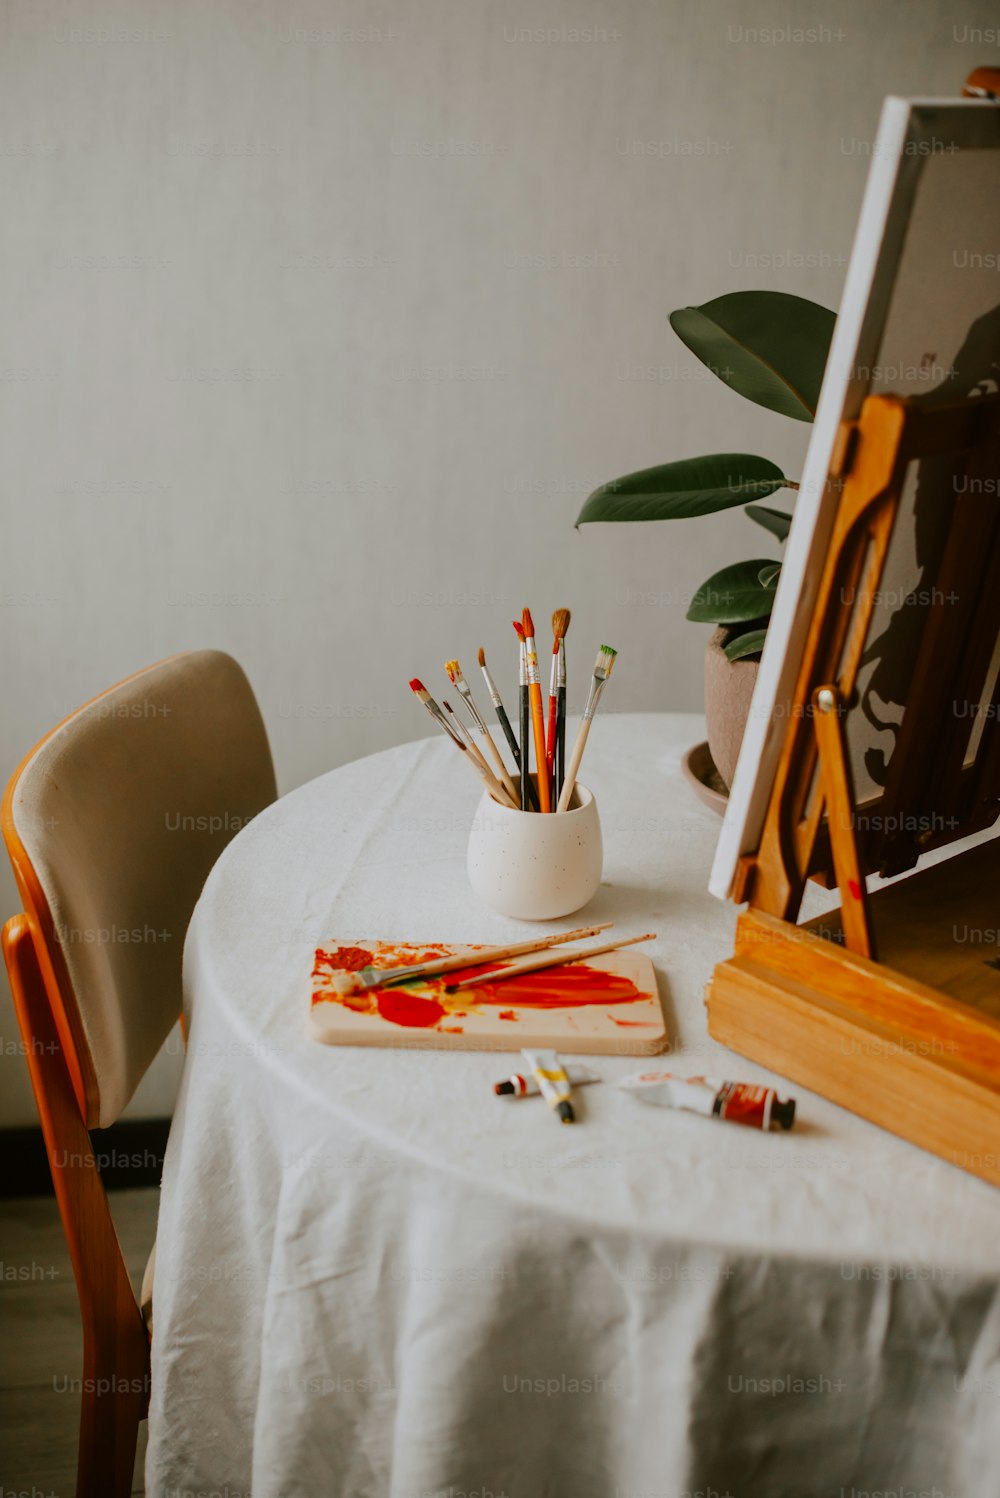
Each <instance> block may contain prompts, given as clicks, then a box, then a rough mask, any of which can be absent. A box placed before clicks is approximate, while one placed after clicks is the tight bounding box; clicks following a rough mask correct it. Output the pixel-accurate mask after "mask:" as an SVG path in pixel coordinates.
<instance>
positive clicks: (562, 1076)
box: [521, 1051, 576, 1123]
mask: <svg viewBox="0 0 1000 1498" xmlns="http://www.w3.org/2000/svg"><path fill="white" fill-rule="evenodd" d="M521 1055H522V1056H523V1057H524V1059H525V1061H527V1063H528V1069H529V1070H530V1072H531V1075H532V1077H533V1079H534V1080H535V1081H536V1082H537V1083H538V1090H539V1092H540V1093H541V1094H542V1097H543V1098H544V1099H545V1101H546V1102H547V1103H548V1105H549V1107H550V1108H551V1109H552V1111H553V1113H554V1114H555V1115H556V1117H557V1118H558V1119H559V1121H560V1123H573V1122H574V1121H575V1119H576V1114H575V1113H574V1112H573V1104H572V1103H571V1102H570V1082H569V1077H567V1075H566V1068H565V1067H564V1066H563V1064H562V1062H561V1061H560V1060H559V1057H558V1056H557V1055H556V1053H555V1051H522V1052H521Z"/></svg>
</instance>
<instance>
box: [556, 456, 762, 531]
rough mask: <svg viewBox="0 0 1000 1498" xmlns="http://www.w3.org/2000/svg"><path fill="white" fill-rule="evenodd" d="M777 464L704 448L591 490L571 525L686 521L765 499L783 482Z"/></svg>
mask: <svg viewBox="0 0 1000 1498" xmlns="http://www.w3.org/2000/svg"><path fill="white" fill-rule="evenodd" d="M785 482H786V480H785V475H784V474H783V473H782V471H781V469H780V468H778V467H777V466H776V465H775V464H774V463H771V462H769V461H768V459H767V458H755V457H754V456H753V455H752V454H751V453H710V454H708V455H707V456H706V457H703V458H682V459H680V461H679V462H677V463H662V464H661V465H660V466H659V467H658V468H643V469H641V470H640V471H639V472H638V473H627V474H626V475H625V477H624V478H621V479H613V480H612V481H611V483H609V484H602V485H601V487H600V488H599V489H595V490H594V492H593V494H592V495H591V496H590V498H589V499H588V500H587V502H586V504H585V505H584V507H583V509H582V510H581V511H580V514H579V515H578V517H577V522H576V523H577V525H588V524H590V523H591V522H592V521H595V520H688V519H690V518H691V517H692V516H696V515H711V514H712V513H713V511H715V510H728V509H731V508H732V507H733V506H734V505H745V504H746V503H747V501H748V500H751V499H765V498H766V497H767V496H768V495H769V494H773V493H774V492H775V490H776V489H780V488H782V486H783V485H784V484H785Z"/></svg>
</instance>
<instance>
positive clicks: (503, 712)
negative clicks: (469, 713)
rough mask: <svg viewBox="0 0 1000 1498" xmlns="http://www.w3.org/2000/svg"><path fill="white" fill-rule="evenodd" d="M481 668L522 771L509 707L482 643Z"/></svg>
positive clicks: (496, 711) (494, 708) (509, 743)
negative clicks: (494, 677)
mask: <svg viewBox="0 0 1000 1498" xmlns="http://www.w3.org/2000/svg"><path fill="white" fill-rule="evenodd" d="M479 669H480V670H481V671H482V673H483V680H484V681H485V683H486V690H487V691H488V692H489V694H490V701H491V702H492V704H493V711H494V712H495V713H496V715H497V722H498V723H499V724H500V727H501V728H502V729H503V732H504V738H505V739H506V740H507V745H508V748H509V749H510V752H511V754H512V755H513V756H514V763H515V765H516V766H517V768H518V770H519V771H520V769H521V751H520V749H519V748H518V743H517V739H516V738H515V737H514V730H513V728H511V726H510V719H509V718H508V716H507V709H506V708H505V707H504V705H503V698H502V697H501V696H500V688H499V687H498V686H497V684H496V682H495V681H494V680H493V674H492V672H491V671H490V668H489V666H487V664H486V651H485V650H484V649H483V647H482V646H481V645H480V647H479Z"/></svg>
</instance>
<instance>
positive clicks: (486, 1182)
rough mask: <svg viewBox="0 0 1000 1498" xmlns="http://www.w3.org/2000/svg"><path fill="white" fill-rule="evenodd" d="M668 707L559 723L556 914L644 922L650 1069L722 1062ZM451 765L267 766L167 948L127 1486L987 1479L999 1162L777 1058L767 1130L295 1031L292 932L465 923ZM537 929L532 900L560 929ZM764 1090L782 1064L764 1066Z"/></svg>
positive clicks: (962, 1492)
mask: <svg viewBox="0 0 1000 1498" xmlns="http://www.w3.org/2000/svg"><path fill="white" fill-rule="evenodd" d="M701 728H702V725H701V722H700V720H699V719H698V718H696V717H693V716H688V715H683V716H682V715H648V716H635V717H627V716H618V717H616V716H614V715H613V714H610V713H609V714H608V715H607V716H605V717H602V718H601V719H600V720H599V721H598V722H597V724H596V726H595V729H594V731H593V733H592V734H591V740H590V744H589V746H588V751H587V763H586V774H585V777H584V778H585V779H586V781H587V783H588V784H589V785H590V786H591V788H592V789H593V790H594V791H595V794H596V796H597V799H598V804H599V806H600V810H601V817H602V822H603V827H604V834H605V843H606V860H605V882H604V884H603V886H602V888H601V890H600V893H599V894H598V896H597V898H596V899H595V900H594V902H593V903H592V905H591V906H589V907H588V910H587V915H588V917H590V916H592V917H593V918H594V919H602V918H603V919H609V920H614V921H615V923H616V927H617V929H618V930H619V931H620V932H621V933H622V934H624V935H629V934H638V933H639V932H641V931H644V930H650V929H658V930H659V932H660V938H659V941H658V943H657V944H655V947H654V948H653V949H652V950H653V955H654V958H655V961H656V966H657V972H658V974H659V978H660V986H661V993H662V996H663V1002H664V1006H665V1011H666V1014H667V1017H668V1022H669V1026H670V1030H671V1033H672V1035H673V1037H674V1047H673V1051H674V1053H673V1055H672V1057H671V1058H670V1064H672V1066H673V1068H674V1069H675V1070H677V1071H679V1072H683V1073H695V1072H700V1071H702V1070H708V1071H710V1072H712V1073H715V1074H721V1075H724V1076H735V1077H737V1078H746V1079H749V1080H759V1079H763V1078H766V1077H767V1074H766V1073H765V1072H763V1071H762V1070H761V1069H760V1068H758V1067H756V1066H754V1065H752V1064H751V1063H749V1062H747V1061H744V1060H743V1059H742V1058H739V1057H736V1056H734V1055H733V1054H732V1053H730V1052H727V1051H725V1050H723V1049H722V1048H721V1047H719V1046H716V1045H715V1044H714V1043H713V1042H711V1041H710V1040H709V1039H708V1038H707V1035H706V1029H705V1015H704V1008H703V1002H702V995H703V989H704V984H705V981H706V979H707V978H708V975H709V973H710V971H711V968H712V966H713V964H714V963H715V962H716V961H718V960H720V959H721V958H722V957H723V956H725V955H726V953H727V949H728V946H729V943H730V939H731V934H732V927H733V922H734V912H733V910H732V909H730V908H728V907H726V906H725V905H723V904H720V903H719V902H717V901H715V900H714V899H712V898H711V897H710V896H709V895H708V894H707V893H706V892H705V885H706V880H707V877H708V868H709V863H710V860H711V854H712V848H713V842H714V839H715V837H716V835H717V832H718V825H719V824H718V820H717V818H716V817H715V816H714V814H713V813H712V812H710V811H708V810H706V809H705V808H704V807H702V806H701V805H700V804H699V803H698V802H697V801H696V800H695V798H694V796H693V794H692V792H691V791H690V789H689V788H688V787H687V786H686V785H685V784H684V782H683V780H682V778H681V772H680V759H681V756H682V754H683V752H684V750H685V749H686V748H687V747H688V746H689V745H690V744H691V743H693V742H695V741H696V740H697V739H698V738H699V737H701ZM476 800H477V786H476V783H475V781H474V780H473V778H472V777H471V776H469V775H468V774H467V772H466V771H465V770H464V769H463V767H462V766H461V765H460V764H458V763H457V762H456V761H455V756H454V753H453V751H451V750H450V748H449V746H448V744H447V743H446V742H444V741H443V740H441V739H439V738H435V739H433V740H423V741H420V742H417V743H414V744H409V745H406V746H405V747H403V748H400V749H395V750H392V751H389V752H387V753H385V754H380V755H376V756H374V757H372V758H369V759H366V760H362V761H359V762H357V763H355V764H351V765H348V766H346V767H344V768H342V769H339V770H336V771H334V772H333V773H331V774H329V775H326V776H323V777H322V778H320V779H318V780H316V781H314V782H312V783H311V784H309V785H306V786H303V787H302V788H301V789H300V790H298V791H296V792H294V793H293V794H292V795H289V796H286V797H284V798H283V799H282V800H281V801H280V802H278V803H277V804H276V805H275V806H274V807H272V808H271V809H270V810H269V811H267V812H265V813H264V814H263V815H262V816H261V817H259V818H258V819H257V820H256V821H255V822H253V823H252V824H251V825H250V826H249V827H248V828H247V829H246V830H244V831H243V832H241V833H240V835H239V836H238V837H237V838H236V839H235V841H234V842H233V843H232V844H231V846H230V847H229V849H228V850H227V852H226V853H225V854H224V856H223V857H222V859H221V860H220V862H219V864H218V865H217V867H216V868H215V870H214V872H213V874H212V876H211V878H210V879H209V881H208V884H207V886H206V888H205V891H204V893H203V895H202V897H201V900H200V902H199V905H198V908H197V910H196V912H195V916H194V920H193V923H192V926H191V930H190V933H189V936H188V941H187V947H186V954H185V969H186V976H185V989H186V1003H187V1007H188V1010H189V1021H190V1045H189V1054H188V1060H187V1065H186V1070H185V1076H184V1081H183V1087H182V1093H181V1098H180V1102H179V1106H178V1110H177V1115H176V1117H175V1120H174V1125H173V1129H172V1132H171V1136H170V1144H169V1148H168V1151H167V1158H166V1164H165V1169H164V1177H163V1194H162V1206H161V1214H160V1228H159V1240H158V1252H157V1269H156V1282H155V1292H154V1317H155V1336H154V1339H153V1397H152V1404H151V1410H150V1444H149V1454H148V1461H147V1491H148V1492H149V1493H150V1494H152V1495H156V1498H172V1495H175V1494H177V1493H180V1494H184V1495H192V1494H199V1493H202V1492H210V1493H214V1492H219V1493H221V1494H224V1495H225V1498H236V1495H237V1494H239V1495H246V1494H250V1493H252V1494H253V1498H329V1495H343V1498H368V1495H371V1498H431V1495H434V1498H463V1495H476V1498H500V1495H501V1494H503V1495H506V1498H679V1495H682V1494H698V1493H700V1494H705V1495H710V1494H713V1493H714V1494H717V1495H719V1498H721V1495H724V1494H727V1493H728V1494H731V1495H733V1498H757V1495H761V1498H783V1495H788V1498H812V1495H815V1498H831V1495H834V1498H837V1495H840V1494H843V1498H855V1495H857V1498H860V1495H861V1494H862V1493H863V1492H865V1491H871V1490H873V1489H881V1490H885V1491H887V1492H889V1493H892V1494H894V1495H895V1494H900V1495H902V1494H906V1493H907V1492H910V1493H930V1492H931V1491H933V1490H937V1492H939V1493H940V1494H941V1495H945V1494H950V1495H954V1498H987V1495H990V1498H995V1495H996V1494H997V1492H998V1491H1000V1487H998V1481H1000V1479H998V1472H1000V1295H998V1280H1000V1265H998V1262H997V1242H998V1239H1000V1193H998V1192H996V1191H995V1190H994V1189H992V1188H991V1187H989V1186H988V1185H986V1184H984V1183H983V1182H981V1181H979V1180H976V1179H974V1178H972V1177H971V1176H968V1175H966V1174H964V1173H963V1172H961V1171H959V1170H957V1169H955V1168H953V1167H951V1166H949V1165H946V1164H944V1163H943V1162H941V1161H939V1160H936V1159H934V1158H932V1157H931V1156H930V1155H926V1154H924V1153H922V1152H921V1151H920V1150H918V1149H916V1148H914V1147H912V1146H910V1145H908V1144H906V1143H903V1142H902V1141H900V1140H898V1139H895V1138H893V1137H892V1136H890V1135H889V1134H885V1133H883V1132H881V1131H880V1130H878V1129H876V1128H874V1127H873V1126H871V1125H869V1124H867V1123H864V1122H863V1121H862V1120H860V1119H858V1118H856V1117H854V1116H853V1115H852V1114H849V1113H846V1112H843V1111H841V1110H839V1109H838V1108H836V1107H834V1106H833V1105H832V1104H829V1103H827V1102H825V1101H823V1100H822V1099H819V1098H816V1097H814V1096H812V1095H811V1094H809V1093H807V1092H805V1091H804V1090H803V1089H801V1088H795V1089H791V1090H792V1091H793V1092H794V1094H795V1095H796V1096H797V1098H798V1103H799V1112H798V1119H797V1123H796V1128H795V1130H794V1132H792V1133H790V1134H777V1133H775V1134H772V1135H767V1136H764V1135H760V1134H757V1133H755V1132H752V1131H750V1130H747V1129H740V1128H737V1127H733V1126H731V1125H727V1124H724V1123H717V1122H713V1121H709V1120H706V1119H702V1118H699V1117H695V1116H692V1115H687V1114H678V1113H671V1112H667V1111H659V1110H654V1109H652V1108H649V1107H646V1106H643V1105H642V1104H640V1103H637V1102H636V1101H635V1100H634V1099H633V1098H631V1097H629V1096H627V1095H626V1094H624V1093H622V1092H621V1091H620V1090H618V1089H616V1088H615V1087H613V1086H611V1085H608V1083H609V1082H610V1081H611V1080H612V1079H613V1078H615V1077H617V1076H620V1075H623V1074H626V1073H628V1072H629V1071H633V1070H635V1069H637V1066H638V1065H640V1064H641V1063H637V1062H636V1061H634V1060H628V1059H624V1058H613V1059H612V1058H607V1059H605V1058H598V1059H597V1060H596V1062H595V1063H594V1064H595V1065H596V1066H597V1067H598V1069H599V1070H600V1071H601V1073H602V1074H603V1076H604V1077H605V1078H606V1079H607V1081H606V1082H605V1083H603V1084H601V1085H599V1086H593V1087H589V1088H587V1089H585V1090H581V1091H580V1092H579V1094H578V1101H579V1113H580V1122H579V1123H578V1124H577V1125H576V1127H573V1128H564V1127H560V1126H559V1125H558V1124H557V1123H556V1121H555V1120H554V1118H553V1117H552V1116H551V1115H550V1114H549V1113H548V1110H547V1109H546V1108H545V1107H544V1105H543V1104H542V1103H540V1102H539V1101H538V1100H534V1099H532V1100H527V1099H526V1100H523V1101H520V1102H511V1101H510V1100H504V1099H498V1098H495V1097H494V1096H493V1095H492V1086H491V1084H492V1083H493V1081H494V1080H495V1079H496V1078H497V1077H498V1076H501V1075H503V1074H504V1071H505V1067H504V1065H503V1064H502V1062H503V1060H504V1058H503V1057H502V1056H501V1057H498V1056H497V1055H496V1054H480V1053H459V1054H453V1053H443V1052H435V1053H427V1052H419V1053H417V1052H414V1051H407V1050H405V1049H400V1050H398V1051H397V1050H381V1051H376V1050H361V1049H354V1048H351V1049H346V1048H345V1049H333V1048H330V1047H323V1046H320V1045H318V1044H317V1043H315V1042H314V1041H312V1040H310V1039H309V1038H308V1037H307V1035H306V1028H305V1026H306V1011H307V1003H308V975H309V970H310V964H311V956H312V951H313V948H314V947H315V945H316V944H317V943H318V942H319V941H321V940H322V939H324V938H327V937H334V936H335V937H338V938H341V939H347V940H349V941H351V940H353V941H356V940H360V939H362V938H365V937H368V938H385V939H406V938H411V939H418V940H423V939H435V938H437V939H441V940H478V941H485V942H492V941H497V940H500V939H502V938H506V937H508V936H510V935H511V934H512V933H515V932H516V933H520V932H521V931H524V932H526V933H529V934H530V932H531V931H532V930H533V929H535V930H537V928H531V927H526V926H525V927H522V926H519V925H517V924H515V923H513V922H510V921H507V920H504V919H503V918H501V917H499V916H496V915H494V914H492V913H491V912H490V911H489V910H486V909H484V908H483V907H481V906H480V905H479V904H478V903H477V902H476V900H475V899H474V897H473V896H472V894H471V892H470V890H469V889H468V886H467V883H466V877H465V842H466V835H467V830H468V825H469V822H470V819H471V817H472V814H473V811H474V807H475V804H476ZM574 923H576V922H575V921H574V922H570V924H574ZM784 1090H789V1089H787V1088H786V1089H784Z"/></svg>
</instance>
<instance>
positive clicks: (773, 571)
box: [576, 291, 836, 786]
mask: <svg viewBox="0 0 1000 1498" xmlns="http://www.w3.org/2000/svg"><path fill="white" fill-rule="evenodd" d="M835 320H836V319H835V315H834V313H832V312H830V311H829V310H828V309H827V308H826V307H821V306H819V305H818V304H817V303H816V302H810V301H806V300H805V299H804V298H803V297H797V296H790V295H788V294H787V293H785V292H780V291H737V292H733V293H731V294H730V295H728V296H721V297H717V298H716V299H715V300H714V301H711V302H705V303H704V304H703V305H702V306H700V307H683V308H681V309H680V310H679V311H677V312H672V313H671V314H670V326H671V327H672V328H673V330H674V332H675V333H676V334H677V336H678V337H679V338H680V339H681V341H682V342H683V343H685V344H686V345H687V347H688V348H689V349H690V350H691V352H692V353H693V354H695V355H697V357H698V358H699V359H700V360H701V361H702V363H703V364H706V365H707V366H708V368H709V369H710V370H711V371H712V373H713V374H714V375H717V376H718V378H719V379H720V380H722V381H724V383H725V384H727V385H728V386H729V387H730V389H732V390H735V391H737V392H738V393H739V394H740V395H743V396H745V397H746V399H747V400H751V401H755V402H756V403H757V405H759V406H766V407H767V409H768V410H769V411H777V412H779V413H780V414H781V415H783V416H788V417H791V419H792V420H793V421H812V419H813V417H814V415H815V413H816V403H817V401H818V399H819V390H820V385H821V383H822V380H823V370H824V368H825V367H826V360H827V355H828V354H829V350H830V339H831V337H832V335H833V326H834V322H835ZM797 488H798V484H797V483H796V482H795V481H794V480H792V479H789V478H786V477H785V475H784V473H782V471H781V469H780V468H779V467H778V466H777V465H776V464H775V463H772V462H771V461H770V460H769V459H767V458H760V457H755V456H754V455H753V454H752V453H713V454H710V455H708V456H705V457H699V458H681V459H679V460H678V461H676V462H673V463H663V464H661V465H660V466H659V467H656V468H644V469H642V470H641V471H640V472H638V473H629V474H626V475H625V477H624V478H620V479H614V480H612V481H611V482H610V483H607V484H602V485H601V487H600V488H599V489H595V490H594V493H593V494H591V496H590V498H589V499H588V500H587V502H586V504H585V505H584V506H583V509H582V510H581V511H580V514H579V516H578V517H577V522H576V523H577V525H578V526H580V525H588V524H590V523H592V522H594V521H599V520H610V521H616V522H618V521H626V520H628V521H635V520H687V519H692V518H694V517H697V516H699V515H711V514H713V513H714V512H715V511H716V510H728V509H734V508H737V507H739V508H742V509H745V511H746V513H747V514H748V515H749V516H750V518H751V519H752V520H755V521H756V522H757V524H758V525H761V526H763V527H764V529H765V530H766V531H769V532H770V533H771V535H772V536H775V537H776V538H777V539H778V541H784V539H785V537H786V536H787V535H788V531H789V527H790V525H791V519H792V517H791V515H790V514H789V513H788V511H786V510H775V509H771V508H770V507H769V506H767V505H763V504H761V503H760V501H761V500H763V499H767V498H768V496H769V495H771V494H774V493H776V492H777V491H778V490H779V489H797ZM780 573H781V563H780V562H776V561H774V560H773V559H772V558H768V557H757V558H755V559H753V560H751V561H743V562H734V563H732V564H731V565H730V566H728V567H723V568H722V570H721V571H720V572H716V573H715V574H714V576H712V577H710V578H708V580H707V581H706V582H704V583H702V585H701V587H700V588H698V590H697V591H696V593H695V594H694V597H693V599H692V601H691V606H690V607H689V609H688V611H687V617H688V618H689V619H691V620H694V621H695V622H696V623H700V624H714V625H715V626H716V627H715V631H714V633H713V634H712V637H711V639H710V640H709V641H708V647H707V651H706V657H705V716H706V719H707V723H708V742H709V748H710V750H711V753H712V758H713V760H714V761H715V765H716V768H717V769H718V771H719V774H720V775H721V777H722V779H723V780H724V781H725V783H726V785H727V786H729V785H730V784H731V781H732V776H733V772H734V770H735V768H736V759H737V756H738V754H739V747H740V742H741V740H742V738H743V731H744V728H745V727H746V719H747V713H748V711H749V708H750V698H751V696H752V693H753V684H754V680H755V678H756V674H757V667H758V664H759V662H760V653H761V650H762V649H763V645H764V636H765V634H766V632H767V625H768V621H769V619H770V617H771V609H772V606H773V604H774V596H775V591H776V589H777V586H778V577H779V575H780Z"/></svg>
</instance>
